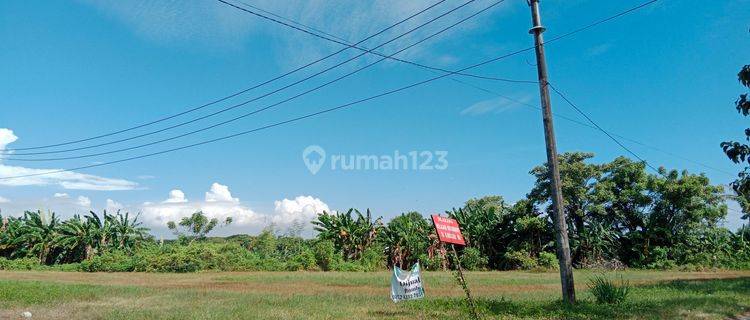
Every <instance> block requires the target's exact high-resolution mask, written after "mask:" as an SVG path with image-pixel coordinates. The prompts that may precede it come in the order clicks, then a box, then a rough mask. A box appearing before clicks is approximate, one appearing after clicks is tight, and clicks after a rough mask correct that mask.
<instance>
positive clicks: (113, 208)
mask: <svg viewBox="0 0 750 320" xmlns="http://www.w3.org/2000/svg"><path fill="white" fill-rule="evenodd" d="M106 208H107V211H108V212H117V211H118V210H122V209H124V208H125V206H123V205H122V203H119V202H117V201H115V200H112V199H107V206H106Z"/></svg>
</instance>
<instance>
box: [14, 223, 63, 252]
mask: <svg viewBox="0 0 750 320" xmlns="http://www.w3.org/2000/svg"><path fill="white" fill-rule="evenodd" d="M59 223H60V219H58V218H57V216H56V215H55V213H54V212H52V213H42V212H41V211H26V212H24V214H23V225H22V226H21V229H20V230H19V233H20V236H19V238H18V243H20V244H22V245H23V246H24V247H25V249H26V250H28V253H29V254H31V255H34V256H36V257H37V258H38V259H39V263H40V264H45V263H47V260H48V258H49V254H50V252H51V251H52V248H53V244H54V240H55V237H56V236H57V227H58V225H59Z"/></svg>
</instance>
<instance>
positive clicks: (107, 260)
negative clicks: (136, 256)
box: [79, 250, 135, 272]
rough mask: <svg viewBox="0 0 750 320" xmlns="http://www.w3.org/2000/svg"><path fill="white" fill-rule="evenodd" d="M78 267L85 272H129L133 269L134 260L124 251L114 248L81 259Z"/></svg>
mask: <svg viewBox="0 0 750 320" xmlns="http://www.w3.org/2000/svg"><path fill="white" fill-rule="evenodd" d="M79 269H80V270H81V271H87V272H102V271H104V272H130V271H133V270H135V261H133V257H131V256H129V255H127V254H126V253H125V252H122V251H119V250H114V251H108V252H104V253H102V254H100V255H96V256H94V257H92V258H91V259H90V260H84V261H82V262H81V263H80V265H79Z"/></svg>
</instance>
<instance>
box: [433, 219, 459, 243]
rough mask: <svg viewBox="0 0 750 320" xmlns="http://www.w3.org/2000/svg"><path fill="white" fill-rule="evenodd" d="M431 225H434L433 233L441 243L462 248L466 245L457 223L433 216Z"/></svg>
mask: <svg viewBox="0 0 750 320" xmlns="http://www.w3.org/2000/svg"><path fill="white" fill-rule="evenodd" d="M432 223H434V224H435V231H436V232H437V235H438V239H439V240H440V241H441V242H446V243H453V244H459V245H462V246H465V245H466V241H464V236H463V235H461V229H460V228H459V227H458V221H456V220H454V219H451V218H444V217H441V216H439V215H437V214H433V215H432Z"/></svg>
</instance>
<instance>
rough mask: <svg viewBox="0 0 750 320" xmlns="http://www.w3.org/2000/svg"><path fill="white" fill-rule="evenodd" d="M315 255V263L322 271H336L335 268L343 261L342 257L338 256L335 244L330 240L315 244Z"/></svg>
mask: <svg viewBox="0 0 750 320" xmlns="http://www.w3.org/2000/svg"><path fill="white" fill-rule="evenodd" d="M313 254H314V255H315V262H316V263H317V264H318V266H319V267H320V269H322V270H325V271H328V270H333V269H335V266H336V265H337V264H338V263H339V262H340V261H341V258H340V256H339V255H338V254H336V248H335V247H334V245H333V242H332V241H330V240H322V241H318V242H317V243H315V245H314V246H313Z"/></svg>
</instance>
